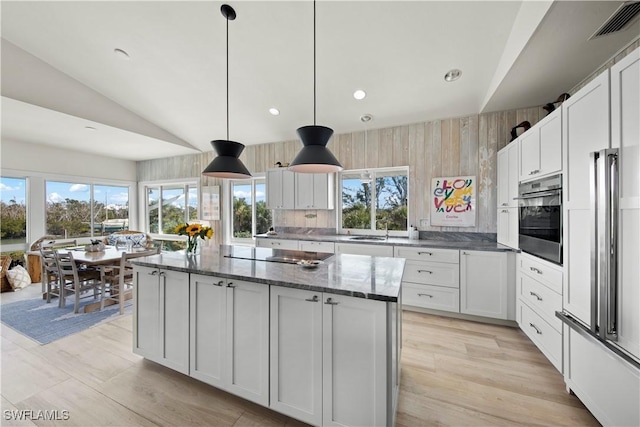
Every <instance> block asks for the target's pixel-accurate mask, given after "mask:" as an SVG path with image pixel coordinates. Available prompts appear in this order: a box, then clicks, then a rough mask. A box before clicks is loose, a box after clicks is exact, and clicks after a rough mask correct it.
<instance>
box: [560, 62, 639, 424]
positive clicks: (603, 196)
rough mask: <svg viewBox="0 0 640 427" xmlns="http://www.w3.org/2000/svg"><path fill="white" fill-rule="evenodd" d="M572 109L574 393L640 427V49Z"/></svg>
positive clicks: (568, 280)
mask: <svg viewBox="0 0 640 427" xmlns="http://www.w3.org/2000/svg"><path fill="white" fill-rule="evenodd" d="M562 108H563V155H564V166H565V167H564V171H565V187H564V193H563V194H564V200H563V202H564V203H563V210H564V231H563V235H564V239H563V244H564V247H563V251H564V268H565V278H564V280H565V282H564V286H563V310H562V312H558V313H557V316H558V317H559V318H560V319H561V320H562V321H563V322H564V327H563V360H564V362H563V365H564V375H565V382H566V384H567V388H568V389H570V390H571V391H573V392H574V393H575V394H576V395H577V396H578V397H579V398H580V399H581V400H582V402H583V403H584V404H585V405H586V406H587V408H588V409H589V410H590V411H591V412H592V413H593V414H594V416H595V417H596V418H597V419H598V420H599V421H600V422H601V423H602V424H603V425H633V426H638V425H640V403H639V402H640V49H636V50H635V51H634V52H632V53H631V54H629V55H628V56H627V57H625V58H624V59H623V60H621V61H620V62H619V63H617V64H616V65H614V66H613V67H612V68H611V70H608V71H606V72H605V73H603V74H601V75H600V76H598V77H597V78H596V79H594V80H593V81H591V82H590V83H588V84H587V85H586V86H585V87H584V88H582V89H581V90H580V91H578V92H577V93H576V94H575V95H574V96H572V97H571V98H570V99H569V100H567V101H565V103H564V104H563V106H562Z"/></svg>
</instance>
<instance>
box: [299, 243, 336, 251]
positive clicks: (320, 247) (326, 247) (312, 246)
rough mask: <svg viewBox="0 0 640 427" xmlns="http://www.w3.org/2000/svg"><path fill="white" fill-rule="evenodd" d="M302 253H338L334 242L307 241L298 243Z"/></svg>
mask: <svg viewBox="0 0 640 427" xmlns="http://www.w3.org/2000/svg"><path fill="white" fill-rule="evenodd" d="M298 245H299V247H300V250H301V251H306V252H325V253H330V254H333V253H335V252H336V248H335V245H334V244H333V242H308V241H305V240H300V241H298Z"/></svg>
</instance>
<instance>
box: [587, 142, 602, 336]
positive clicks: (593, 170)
mask: <svg viewBox="0 0 640 427" xmlns="http://www.w3.org/2000/svg"><path fill="white" fill-rule="evenodd" d="M589 160H590V167H589V182H590V185H589V201H590V202H591V209H590V214H591V233H590V234H591V236H590V239H591V242H590V243H591V244H590V246H591V256H590V261H591V262H590V267H591V274H590V275H589V278H590V279H591V283H590V284H589V287H590V290H591V292H590V295H591V309H590V312H591V316H590V317H591V318H590V319H589V327H590V329H591V332H592V333H594V334H597V333H598V320H599V319H598V313H599V310H598V294H599V292H598V288H599V286H598V284H599V282H600V281H599V277H600V276H599V274H600V272H599V270H598V266H599V262H598V232H599V231H600V230H599V229H598V192H599V188H598V184H599V181H600V179H599V174H598V165H599V163H600V152H599V151H596V152H592V153H590V154H589ZM584 320H586V319H584Z"/></svg>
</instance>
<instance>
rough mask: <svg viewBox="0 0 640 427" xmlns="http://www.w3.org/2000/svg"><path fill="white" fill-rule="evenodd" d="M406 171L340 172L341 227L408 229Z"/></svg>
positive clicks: (356, 228)
mask: <svg viewBox="0 0 640 427" xmlns="http://www.w3.org/2000/svg"><path fill="white" fill-rule="evenodd" d="M407 196H408V177H407V172H406V170H387V171H383V170H381V171H366V172H365V171H363V172H353V171H350V172H345V173H343V174H342V228H343V229H355V230H385V229H388V230H390V231H394V230H395V231H405V230H407Z"/></svg>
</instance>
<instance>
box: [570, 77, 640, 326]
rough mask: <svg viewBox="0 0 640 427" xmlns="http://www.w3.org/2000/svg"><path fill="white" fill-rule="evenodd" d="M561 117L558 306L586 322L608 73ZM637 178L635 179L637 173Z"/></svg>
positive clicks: (605, 137) (574, 98) (606, 141)
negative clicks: (595, 164) (593, 157)
mask: <svg viewBox="0 0 640 427" xmlns="http://www.w3.org/2000/svg"><path fill="white" fill-rule="evenodd" d="M562 111H563V116H564V118H565V120H564V121H565V125H564V127H563V129H564V134H563V144H564V150H565V154H566V155H565V165H564V172H565V180H564V182H563V191H562V194H563V212H564V218H563V245H562V247H563V260H564V263H565V265H566V271H565V282H564V286H565V287H564V290H563V295H562V298H563V304H562V305H563V308H564V310H566V311H568V312H570V313H572V314H573V315H575V316H576V317H578V318H579V319H582V320H583V321H585V322H590V319H591V268H590V266H591V241H590V235H591V233H590V232H589V230H591V214H590V202H589V200H590V199H589V188H590V186H589V183H590V170H589V164H590V162H589V155H590V153H591V152H594V151H598V150H602V149H605V148H609V129H610V123H609V71H606V72H604V73H602V74H601V75H600V76H598V77H596V78H595V79H594V80H592V81H591V82H589V83H588V84H587V85H586V86H585V87H583V88H582V89H581V90H580V91H578V92H577V93H576V94H575V95H573V96H572V97H571V98H569V99H568V100H566V101H565V102H563V104H562ZM636 123H637V122H636ZM636 156H637V154H636ZM635 173H636V174H637V173H638V172H637V170H636V172H635ZM636 182H637V181H636ZM636 260H637V258H636ZM588 326H590V325H588Z"/></svg>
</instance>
